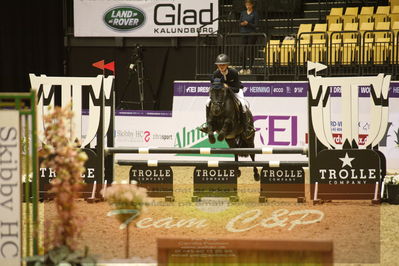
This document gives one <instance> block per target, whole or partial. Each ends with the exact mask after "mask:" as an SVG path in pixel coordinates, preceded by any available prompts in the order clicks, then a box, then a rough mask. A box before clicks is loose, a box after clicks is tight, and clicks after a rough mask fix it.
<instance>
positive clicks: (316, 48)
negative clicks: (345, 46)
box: [310, 23, 328, 62]
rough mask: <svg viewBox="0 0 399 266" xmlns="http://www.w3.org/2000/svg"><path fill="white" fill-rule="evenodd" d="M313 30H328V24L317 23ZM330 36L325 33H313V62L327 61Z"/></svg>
mask: <svg viewBox="0 0 399 266" xmlns="http://www.w3.org/2000/svg"><path fill="white" fill-rule="evenodd" d="M313 32H327V24H326V23H324V24H316V25H315V26H314V29H313ZM327 41H328V38H325V35H324V34H313V35H312V44H311V48H310V49H311V59H312V62H325V61H326V58H325V54H326V49H327V47H328V43H327Z"/></svg>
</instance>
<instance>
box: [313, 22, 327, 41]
mask: <svg viewBox="0 0 399 266" xmlns="http://www.w3.org/2000/svg"><path fill="white" fill-rule="evenodd" d="M313 32H327V23H318V24H315V25H314V28H313ZM324 37H325V34H322V33H320V34H312V39H313V41H314V40H318V39H324Z"/></svg>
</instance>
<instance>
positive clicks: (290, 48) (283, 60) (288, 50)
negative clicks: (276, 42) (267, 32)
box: [280, 39, 295, 65]
mask: <svg viewBox="0 0 399 266" xmlns="http://www.w3.org/2000/svg"><path fill="white" fill-rule="evenodd" d="M294 56H295V40H290V39H285V40H283V42H282V44H281V47H280V64H281V65H289V64H291V63H292V62H294Z"/></svg>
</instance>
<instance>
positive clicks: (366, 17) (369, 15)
mask: <svg viewBox="0 0 399 266" xmlns="http://www.w3.org/2000/svg"><path fill="white" fill-rule="evenodd" d="M373 14H374V7H372V6H364V7H362V10H361V11H360V14H359V15H358V16H357V19H358V22H359V24H362V23H365V22H372V20H373Z"/></svg>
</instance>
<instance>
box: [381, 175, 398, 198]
mask: <svg viewBox="0 0 399 266" xmlns="http://www.w3.org/2000/svg"><path fill="white" fill-rule="evenodd" d="M384 183H385V187H386V189H387V194H388V197H387V201H388V203H390V204H399V174H397V175H388V176H385V178H384Z"/></svg>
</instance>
